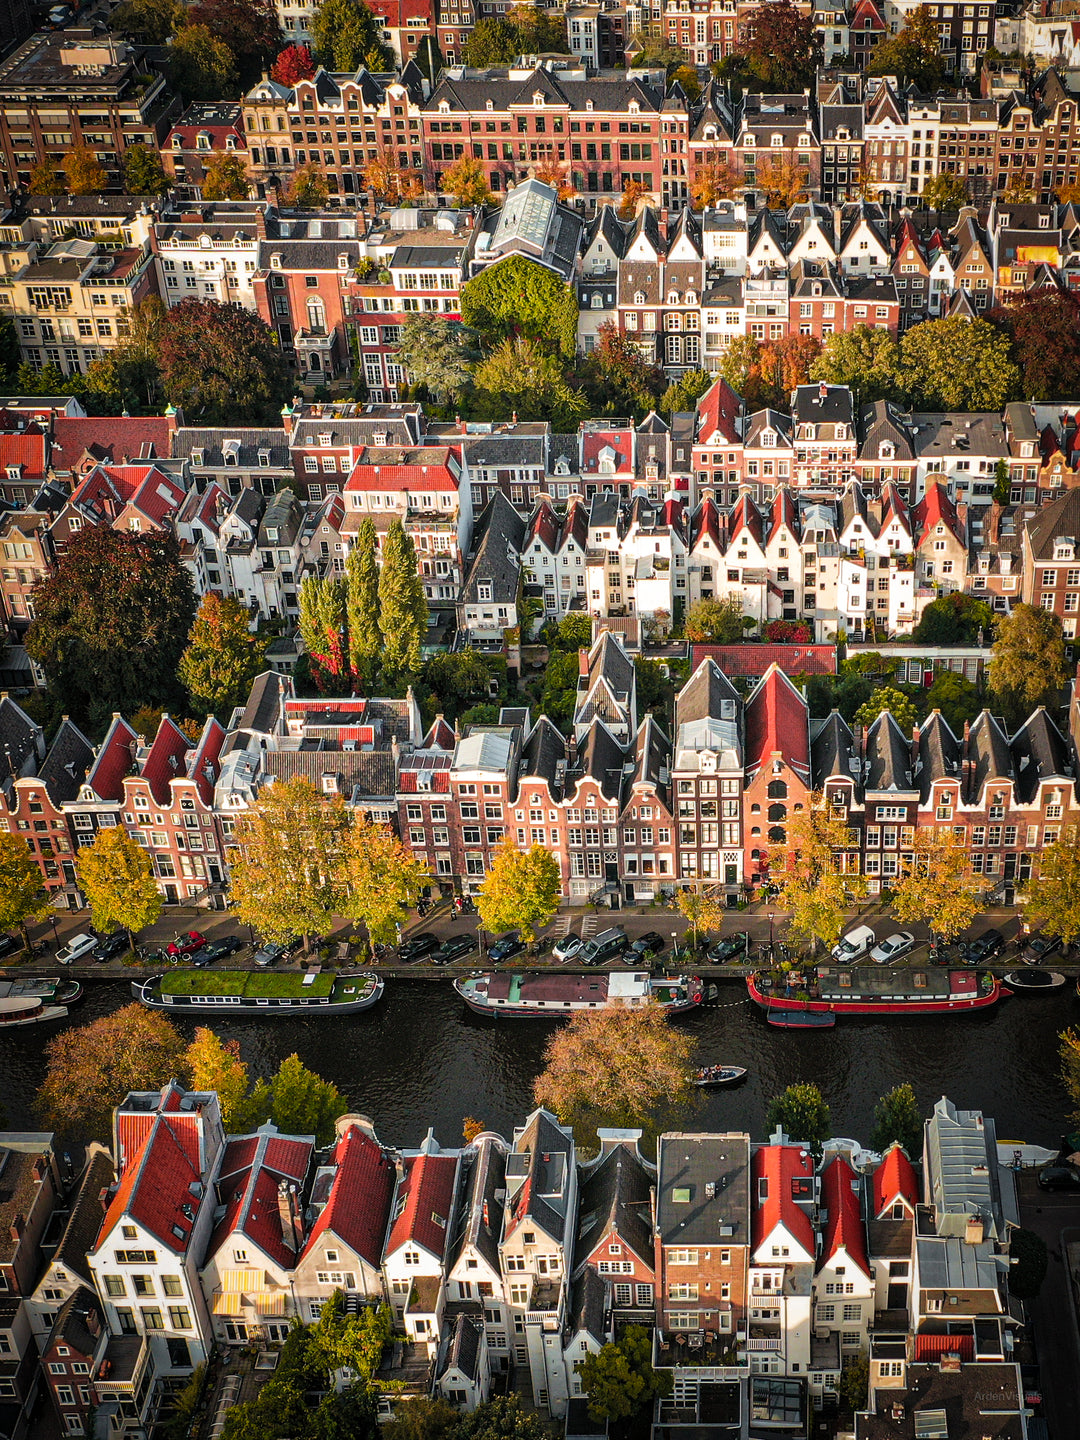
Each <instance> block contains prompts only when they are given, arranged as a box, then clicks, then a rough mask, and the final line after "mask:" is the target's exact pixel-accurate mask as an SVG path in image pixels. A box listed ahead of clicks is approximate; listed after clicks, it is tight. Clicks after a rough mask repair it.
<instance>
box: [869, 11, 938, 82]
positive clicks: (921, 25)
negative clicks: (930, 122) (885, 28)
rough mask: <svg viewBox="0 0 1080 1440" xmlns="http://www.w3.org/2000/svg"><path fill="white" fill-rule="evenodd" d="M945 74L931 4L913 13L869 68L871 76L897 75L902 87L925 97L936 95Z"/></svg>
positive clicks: (873, 57) (880, 47)
mask: <svg viewBox="0 0 1080 1440" xmlns="http://www.w3.org/2000/svg"><path fill="white" fill-rule="evenodd" d="M945 71H946V65H945V61H944V59H943V58H942V54H941V44H940V40H939V36H938V26H937V20H936V19H935V17H934V12H933V10H931V8H930V6H929V5H920V6H918V7H917V8H916V9H915V10H910V11H909V12H908V13H907V14H906V15H905V16H904V24H903V27H902V28H901V30H900V33H899V34H898V35H892V36H886V37H885V38H884V39H883V40H881V41H880V42H879V43H878V45H877V47H876V49H875V50H874V52H873V54H872V55H871V57H870V63H869V65H867V67H866V73H867V74H868V75H895V76H897V77H898V78H899V79H900V81H901V84H902V85H903V84H906V85H914V86H915V88H916V89H917V90H921V91H922V92H923V94H925V95H934V94H936V93H937V91H938V90H939V89H940V88H941V84H942V81H943V80H944V79H945Z"/></svg>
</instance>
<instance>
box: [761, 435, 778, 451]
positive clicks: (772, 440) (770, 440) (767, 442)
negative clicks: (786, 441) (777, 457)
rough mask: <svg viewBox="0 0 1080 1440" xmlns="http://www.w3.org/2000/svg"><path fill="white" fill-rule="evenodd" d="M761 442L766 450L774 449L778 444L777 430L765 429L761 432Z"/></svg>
mask: <svg viewBox="0 0 1080 1440" xmlns="http://www.w3.org/2000/svg"><path fill="white" fill-rule="evenodd" d="M761 444H762V446H763V447H764V449H766V450H772V449H774V448H775V446H776V431H775V430H763V431H762V432H761Z"/></svg>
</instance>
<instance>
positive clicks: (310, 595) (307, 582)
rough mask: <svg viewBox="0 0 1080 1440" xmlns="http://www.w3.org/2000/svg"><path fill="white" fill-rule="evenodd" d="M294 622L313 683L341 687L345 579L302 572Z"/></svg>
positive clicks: (345, 653)
mask: <svg viewBox="0 0 1080 1440" xmlns="http://www.w3.org/2000/svg"><path fill="white" fill-rule="evenodd" d="M297 623H298V628H299V630H300V638H301V640H303V642H304V649H305V650H306V651H307V653H308V656H309V658H310V660H311V664H312V667H313V668H312V675H313V678H314V679H315V683H316V685H317V686H318V687H319V689H320V690H339V689H341V688H343V687H344V685H345V684H346V683H347V678H348V668H349V642H348V637H347V635H346V623H347V606H346V582H345V580H344V579H342V578H341V577H340V576H337V575H332V574H331V575H315V574H311V575H305V576H304V578H303V580H302V581H301V582H300V594H299V615H298V617H297Z"/></svg>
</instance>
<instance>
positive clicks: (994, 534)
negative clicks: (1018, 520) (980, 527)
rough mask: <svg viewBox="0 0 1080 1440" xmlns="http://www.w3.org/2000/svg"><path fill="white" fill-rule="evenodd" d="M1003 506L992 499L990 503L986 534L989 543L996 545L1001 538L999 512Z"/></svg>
mask: <svg viewBox="0 0 1080 1440" xmlns="http://www.w3.org/2000/svg"><path fill="white" fill-rule="evenodd" d="M1002 509H1003V507H1002V506H1001V505H999V504H998V502H997V501H996V500H994V501H993V502H992V503H991V505H990V514H989V516H988V517H987V519H988V521H989V528H988V536H989V540H990V544H991V545H997V544H998V542H999V540H1000V539H1001V512H1002Z"/></svg>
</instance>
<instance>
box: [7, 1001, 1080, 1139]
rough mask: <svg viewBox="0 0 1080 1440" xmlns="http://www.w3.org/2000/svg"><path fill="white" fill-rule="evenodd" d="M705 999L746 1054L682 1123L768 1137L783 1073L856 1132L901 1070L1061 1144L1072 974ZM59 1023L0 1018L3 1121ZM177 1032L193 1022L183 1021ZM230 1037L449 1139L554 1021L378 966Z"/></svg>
mask: <svg viewBox="0 0 1080 1440" xmlns="http://www.w3.org/2000/svg"><path fill="white" fill-rule="evenodd" d="M719 988H720V997H719V1002H718V1004H717V1005H716V1006H715V1007H710V1008H709V1009H707V1010H702V1011H700V1012H695V1013H694V1014H692V1015H690V1016H688V1017H686V1018H684V1019H680V1020H677V1021H674V1022H673V1023H675V1024H677V1025H680V1026H681V1027H683V1028H684V1029H685V1030H686V1032H687V1033H688V1034H689V1035H691V1036H692V1037H693V1039H694V1040H695V1042H696V1046H697V1058H698V1060H699V1062H700V1063H701V1064H712V1063H715V1062H718V1061H723V1062H725V1063H729V1064H733V1065H744V1066H746V1068H747V1069H748V1070H749V1072H750V1076H749V1079H748V1080H747V1081H746V1083H745V1084H743V1085H741V1086H739V1087H738V1088H737V1089H735V1090H719V1091H706V1092H703V1093H702V1094H701V1096H700V1100H699V1104H698V1108H697V1110H696V1112H695V1113H694V1115H693V1117H692V1120H691V1122H690V1123H691V1124H692V1126H693V1128H701V1129H706V1130H718V1129H725V1130H726V1129H736V1130H749V1132H750V1133H751V1135H753V1136H755V1137H762V1136H763V1127H764V1118H765V1109H766V1106H767V1105H768V1102H769V1100H770V1098H771V1097H772V1096H773V1095H775V1094H776V1093H777V1092H778V1091H780V1090H783V1089H784V1087H785V1086H787V1085H790V1084H792V1083H793V1082H795V1081H800V1080H812V1081H814V1082H815V1083H816V1084H818V1085H819V1086H820V1087H821V1090H822V1092H823V1094H824V1096H825V1098H826V1100H827V1101H828V1102H829V1104H830V1106H831V1107H832V1116H833V1128H834V1132H835V1133H836V1134H838V1135H849V1136H853V1137H854V1138H856V1139H860V1140H863V1141H865V1140H867V1139H868V1138H869V1132H870V1127H871V1124H872V1118H871V1117H872V1113H873V1107H874V1102H875V1100H876V1099H877V1097H878V1096H879V1095H881V1094H882V1092H883V1091H886V1090H888V1089H890V1088H891V1087H892V1086H893V1085H897V1084H899V1083H900V1082H902V1081H909V1082H910V1083H911V1084H912V1085H913V1086H914V1088H915V1093H916V1095H917V1097H918V1099H919V1102H920V1104H921V1105H922V1107H923V1109H924V1111H928V1110H929V1108H930V1106H932V1105H933V1103H934V1101H935V1100H937V1099H938V1098H939V1096H941V1095H943V1094H947V1095H948V1096H949V1097H950V1099H952V1100H953V1101H955V1102H956V1103H957V1104H958V1105H960V1106H964V1107H968V1106H973V1107H978V1108H981V1109H982V1110H984V1111H985V1112H986V1113H987V1114H989V1115H993V1116H994V1117H995V1118H996V1120H997V1125H998V1135H999V1137H1000V1138H1001V1139H1004V1140H1025V1141H1028V1142H1030V1143H1033V1144H1044V1145H1056V1143H1057V1140H1058V1137H1059V1136H1060V1135H1061V1134H1062V1133H1063V1131H1064V1130H1065V1129H1066V1128H1067V1125H1068V1097H1067V1096H1066V1094H1065V1091H1064V1089H1063V1088H1062V1085H1061V1081H1060V1078H1059V1071H1058V1053H1057V1052H1058V1033H1059V1032H1060V1031H1061V1030H1062V1029H1064V1028H1065V1027H1066V1026H1067V1025H1070V1024H1080V1000H1077V999H1076V997H1075V995H1074V992H1073V987H1072V985H1071V983H1070V984H1069V985H1068V986H1067V987H1065V989H1064V990H1059V991H1057V992H1055V993H1052V994H1048V995H1028V996H1019V995H1014V996H1013V997H1011V998H1010V999H1008V1000H1006V1001H1003V1002H1002V1003H1001V1004H999V1005H997V1006H995V1007H994V1008H993V1009H991V1010H988V1011H982V1012H979V1013H978V1014H970V1015H965V1016H962V1017H957V1018H949V1017H943V1018H940V1019H936V1020H935V1019H926V1020H918V1019H916V1020H903V1019H897V1020H888V1021H865V1020H848V1021H840V1022H838V1023H837V1025H836V1027H835V1029H833V1030H820V1031H807V1032H805V1033H798V1032H795V1031H789V1030H778V1029H776V1028H775V1027H773V1026H770V1025H767V1024H766V1023H765V1020H764V1018H763V1017H762V1015H761V1013H760V1012H759V1011H758V1010H757V1009H756V1007H754V1006H752V1005H751V1004H750V1002H749V1001H748V1000H747V999H746V998H745V994H746V992H745V987H744V985H743V983H742V982H741V981H735V980H730V981H725V982H722V983H721V984H720V987H719ZM87 990H88V994H87V997H86V999H85V1001H84V1002H83V1003H82V1004H81V1005H80V1006H79V1007H77V1008H76V1009H75V1010H74V1011H73V1012H72V1019H71V1021H70V1022H69V1023H71V1024H74V1025H82V1024H85V1023H86V1022H87V1021H89V1020H92V1019H95V1018H96V1017H97V1016H99V1015H104V1014H108V1013H109V1012H111V1011H113V1010H116V1009H118V1008H119V1007H120V1006H121V1005H125V1004H127V1003H129V1002H130V999H131V992H130V987H129V985H127V984H126V983H125V984H118V983H112V982H104V983H100V982H91V983H90V984H89V985H88V987H87ZM59 1028H60V1027H58V1026H54V1025H38V1026H31V1027H29V1028H25V1029H20V1030H17V1031H13V1032H9V1033H8V1034H6V1035H4V1037H3V1041H2V1044H0V1102H2V1104H3V1107H4V1110H5V1111H6V1123H7V1126H8V1128H10V1129H32V1128H35V1127H36V1126H37V1124H38V1121H37V1118H36V1116H35V1114H34V1108H33V1107H34V1098H35V1094H36V1091H37V1087H38V1085H39V1084H40V1082H41V1079H42V1077H43V1075H44V1072H45V1055H44V1046H45V1042H46V1041H47V1039H48V1038H49V1037H50V1036H51V1035H52V1034H55V1033H57V1031H58V1029H59ZM180 1028H181V1029H182V1030H184V1032H185V1033H188V1034H190V1033H192V1032H193V1030H194V1023H193V1022H188V1021H184V1022H181V1027H180ZM215 1028H216V1029H217V1030H218V1033H219V1034H220V1035H221V1036H222V1038H224V1039H236V1040H239V1042H240V1049H241V1054H242V1056H243V1058H244V1060H245V1061H246V1062H247V1064H248V1066H249V1068H250V1070H251V1073H252V1074H253V1075H266V1074H269V1073H270V1072H272V1071H273V1070H274V1069H276V1067H277V1065H278V1062H279V1061H280V1060H281V1059H282V1058H283V1057H285V1056H286V1055H289V1054H291V1053H292V1052H294V1051H295V1052H296V1053H297V1054H298V1055H299V1056H300V1058H301V1060H303V1061H304V1063H305V1064H306V1065H308V1066H310V1067H311V1068H312V1069H313V1070H316V1071H318V1073H319V1074H320V1075H323V1076H324V1077H325V1078H326V1079H328V1080H332V1081H333V1082H334V1084H335V1085H337V1087H338V1088H339V1090H340V1091H341V1092H342V1094H343V1095H344V1096H345V1097H346V1098H347V1100H348V1102H349V1106H350V1108H351V1109H353V1110H358V1111H361V1112H362V1113H364V1114H367V1115H370V1116H371V1117H372V1119H373V1120H374V1121H375V1125H376V1128H377V1130H378V1133H379V1136H380V1138H381V1139H382V1140H383V1141H385V1142H387V1143H389V1144H395V1145H415V1144H417V1143H418V1142H419V1141H420V1140H421V1139H422V1138H423V1136H424V1134H425V1132H426V1131H427V1129H428V1127H429V1126H432V1127H434V1130H435V1134H436V1137H437V1139H438V1140H439V1141H440V1142H441V1143H442V1144H445V1145H454V1144H457V1143H459V1141H460V1138H461V1122H462V1119H463V1117H465V1116H467V1115H471V1116H473V1117H475V1118H476V1119H478V1120H481V1121H483V1122H484V1124H485V1125H488V1126H490V1127H491V1128H493V1129H496V1130H499V1131H501V1132H502V1133H503V1134H509V1132H510V1131H511V1130H512V1129H513V1127H514V1125H515V1124H518V1123H520V1121H521V1119H522V1117H523V1116H524V1115H526V1114H527V1112H528V1110H529V1108H530V1106H531V1103H532V1101H531V1094H532V1082H533V1080H534V1078H535V1077H536V1075H537V1073H538V1072H539V1071H540V1069H541V1068H542V1065H543V1051H544V1044H545V1041H546V1040H547V1038H548V1036H549V1035H550V1034H551V1033H552V1031H553V1029H554V1025H553V1024H551V1023H547V1022H542V1021H517V1020H505V1021H501V1022H494V1021H490V1020H484V1019H481V1018H479V1017H477V1016H474V1015H471V1014H470V1013H469V1012H468V1011H467V1010H466V1009H465V1007H464V1005H463V1004H462V1003H461V1001H460V1000H459V999H458V998H457V996H456V995H455V994H454V992H453V990H452V989H451V986H450V982H449V980H438V981H424V980H388V981H387V985H386V994H385V997H384V999H383V1000H382V1002H381V1003H380V1004H379V1005H377V1006H376V1007H375V1008H374V1009H373V1010H370V1011H368V1012H366V1013H365V1014H362V1015H358V1016H354V1017H352V1018H342V1019H340V1020H295V1021H292V1020H286V1021H262V1022H260V1021H255V1020H249V1021H244V1020H237V1021H231V1022H228V1023H224V1022H223V1023H220V1024H218V1025H217V1026H216V1027H215Z"/></svg>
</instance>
